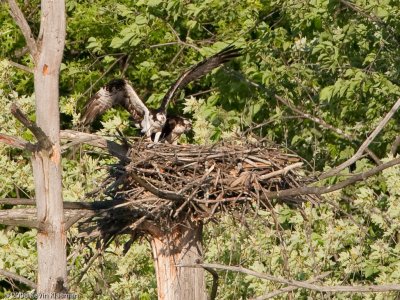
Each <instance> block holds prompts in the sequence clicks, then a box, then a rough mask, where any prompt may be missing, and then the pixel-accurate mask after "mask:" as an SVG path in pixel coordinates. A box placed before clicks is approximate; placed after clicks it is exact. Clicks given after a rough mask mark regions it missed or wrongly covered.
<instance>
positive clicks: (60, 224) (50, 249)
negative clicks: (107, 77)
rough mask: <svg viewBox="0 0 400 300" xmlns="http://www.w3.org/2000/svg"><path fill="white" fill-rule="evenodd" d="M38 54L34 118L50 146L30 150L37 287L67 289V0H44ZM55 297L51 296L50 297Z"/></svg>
mask: <svg viewBox="0 0 400 300" xmlns="http://www.w3.org/2000/svg"><path fill="white" fill-rule="evenodd" d="M41 9H42V10H41V24H40V33H39V38H38V41H37V44H38V46H39V47H38V50H39V51H38V53H37V56H36V57H35V61H36V64H35V70H34V84H35V98H36V123H37V125H38V126H39V127H40V128H41V129H42V130H43V132H44V133H45V134H46V135H47V137H48V138H49V140H50V142H51V144H52V146H51V148H50V149H45V148H43V147H42V148H39V149H38V151H36V152H34V153H33V155H32V165H33V175H34V181H35V195H36V196H35V197H36V201H37V217H38V226H39V230H38V236H37V251H38V263H39V269H38V292H39V293H46V294H48V293H52V292H65V289H66V283H67V257H66V234H65V228H64V227H65V224H64V214H63V199H62V183H61V150H60V113H59V73H60V66H61V60H62V56H63V50H64V43H65V22H66V21H65V3H64V0H53V1H49V0H42V2H41ZM48 299H52V298H48Z"/></svg>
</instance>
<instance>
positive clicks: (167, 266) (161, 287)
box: [150, 222, 207, 300]
mask: <svg viewBox="0 0 400 300" xmlns="http://www.w3.org/2000/svg"><path fill="white" fill-rule="evenodd" d="M202 230H203V227H202V224H201V223H200V222H198V223H192V224H190V225H186V224H185V225H184V224H180V225H176V224H175V225H174V228H171V230H170V232H168V233H161V232H160V231H159V230H153V231H152V232H151V237H150V243H151V247H152V251H153V258H154V266H155V269H156V276H157V291H158V299H159V300H188V299H196V300H205V299H207V294H206V291H205V279H204V269H201V268H198V269H189V268H179V267H177V265H179V264H193V263H196V262H199V261H202V260H203V253H202V252H203V250H202Z"/></svg>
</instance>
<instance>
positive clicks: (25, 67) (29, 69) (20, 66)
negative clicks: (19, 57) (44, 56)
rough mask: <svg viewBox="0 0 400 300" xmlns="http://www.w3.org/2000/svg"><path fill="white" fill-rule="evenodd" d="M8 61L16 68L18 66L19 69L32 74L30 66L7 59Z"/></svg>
mask: <svg viewBox="0 0 400 300" xmlns="http://www.w3.org/2000/svg"><path fill="white" fill-rule="evenodd" d="M8 63H9V64H10V65H12V66H13V67H16V68H18V69H20V70H22V71H25V72H27V73H31V74H33V70H32V69H31V68H29V67H27V66H24V65H21V64H19V63H16V62H14V61H11V60H9V61H8Z"/></svg>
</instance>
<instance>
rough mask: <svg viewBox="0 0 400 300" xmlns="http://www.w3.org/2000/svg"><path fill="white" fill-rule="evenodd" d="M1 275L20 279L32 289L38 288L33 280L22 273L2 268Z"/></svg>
mask: <svg viewBox="0 0 400 300" xmlns="http://www.w3.org/2000/svg"><path fill="white" fill-rule="evenodd" d="M0 275H1V276H4V277H8V278H11V279H12V280H16V281H19V282H21V283H23V284H25V285H26V286H29V287H30V288H31V289H35V290H36V288H37V286H36V284H35V283H34V282H33V281H31V280H29V279H28V278H25V277H23V276H21V275H18V274H15V273H13V272H10V271H6V270H2V269H0Z"/></svg>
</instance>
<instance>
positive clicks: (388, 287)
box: [177, 264, 400, 293]
mask: <svg viewBox="0 0 400 300" xmlns="http://www.w3.org/2000/svg"><path fill="white" fill-rule="evenodd" d="M177 267H181V268H213V269H219V270H226V271H233V272H240V273H244V274H248V275H251V276H254V277H257V278H262V279H266V280H269V281H273V282H279V283H283V284H287V285H291V286H296V287H299V288H305V289H309V290H313V291H317V292H346V293H366V292H374V293H375V292H390V291H400V285H399V284H382V285H366V286H351V285H347V286H346V285H336V286H321V285H317V284H312V283H308V282H305V281H297V280H293V279H285V278H278V277H274V276H271V275H268V274H264V273H259V272H255V271H253V270H249V269H245V268H242V267H234V266H225V265H220V264H184V265H177Z"/></svg>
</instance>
